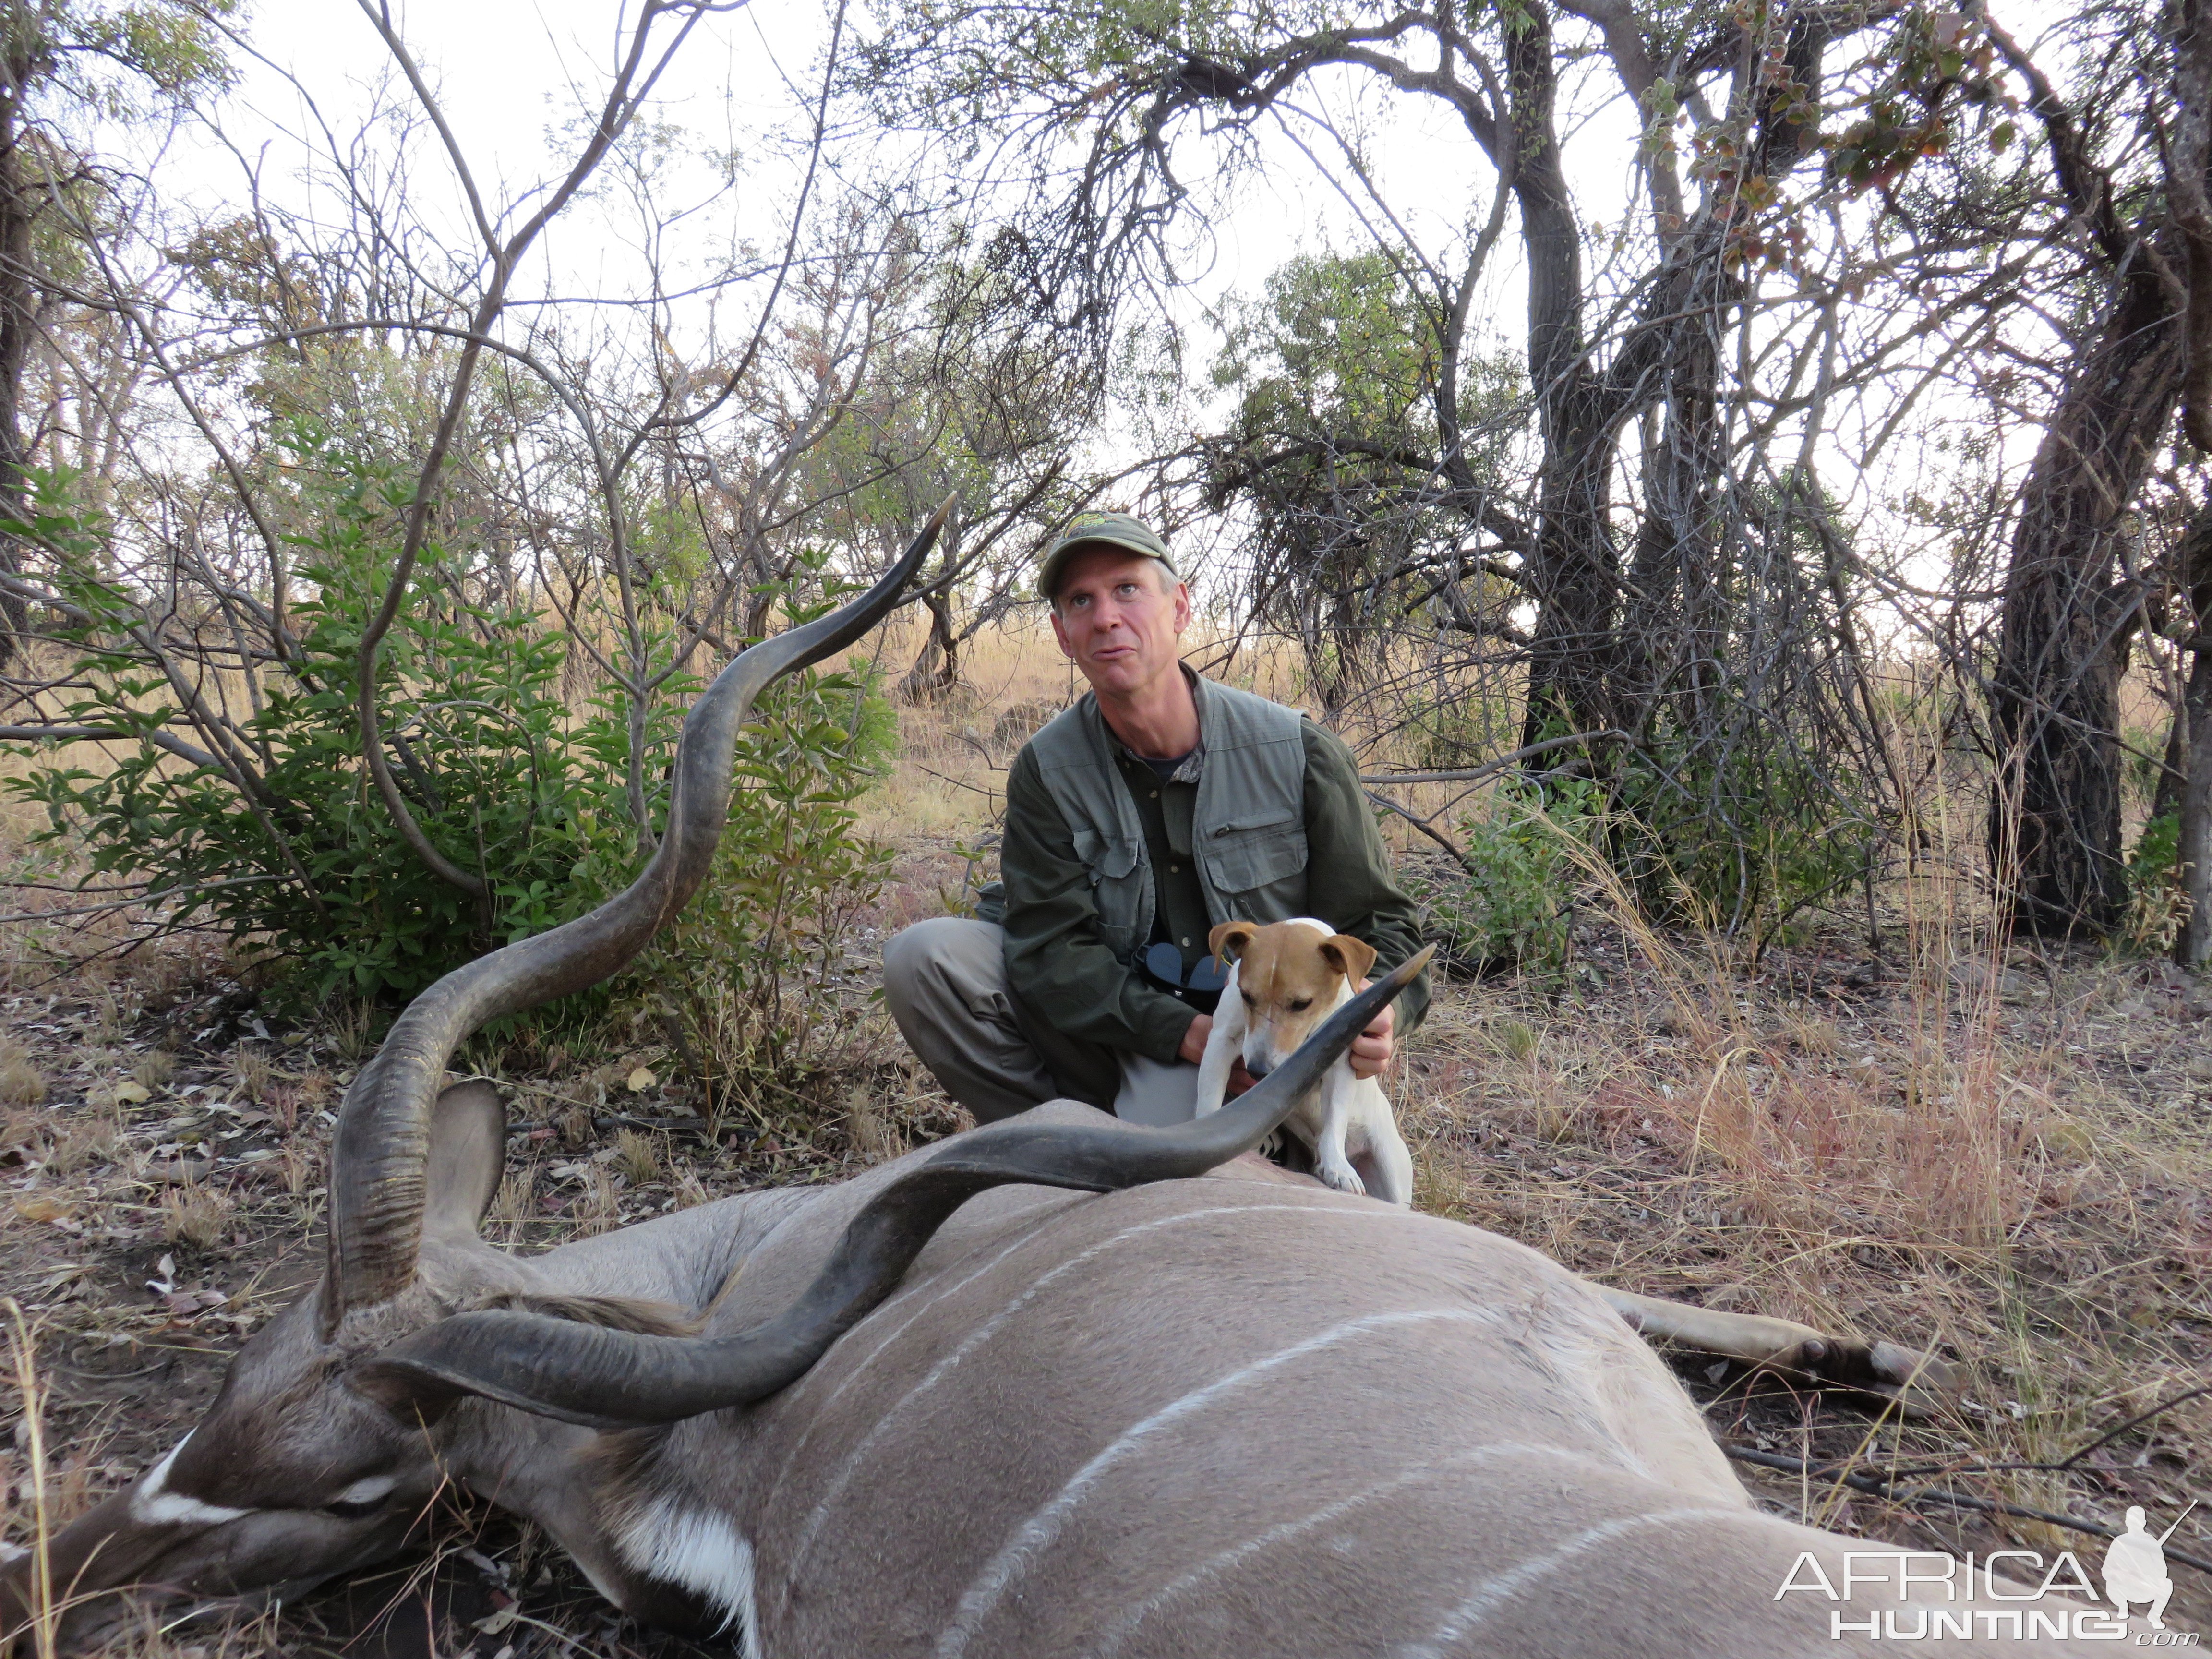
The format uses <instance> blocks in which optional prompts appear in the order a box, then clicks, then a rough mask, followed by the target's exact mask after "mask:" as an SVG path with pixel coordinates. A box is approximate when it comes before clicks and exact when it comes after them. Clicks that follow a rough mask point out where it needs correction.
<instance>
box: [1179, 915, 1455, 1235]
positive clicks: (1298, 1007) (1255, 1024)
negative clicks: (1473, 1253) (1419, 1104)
mask: <svg viewBox="0 0 2212 1659" xmlns="http://www.w3.org/2000/svg"><path fill="white" fill-rule="evenodd" d="M1206 943H1207V944H1208V945H1211V946H1212V950H1213V954H1214V955H1215V956H1217V957H1220V958H1221V959H1222V960H1223V961H1224V962H1226V963H1230V964H1231V967H1230V969H1229V982H1228V984H1227V985H1226V986H1225V987H1223V989H1222V993H1221V1004H1220V1006H1219V1007H1218V1008H1217V1009H1216V1010H1215V1011H1214V1015H1213V1031H1212V1036H1208V1037H1207V1038H1206V1053H1205V1055H1204V1056H1203V1057H1202V1058H1201V1059H1200V1061H1199V1065H1198V1115H1199V1116H1200V1117H1204V1116H1206V1115H1207V1114H1208V1113H1210V1112H1216V1111H1218V1110H1220V1109H1221V1103H1222V1099H1223V1097H1225V1095H1226V1094H1227V1092H1228V1090H1229V1073H1230V1068H1231V1066H1233V1065H1234V1064H1235V1063H1236V1060H1237V1054H1238V1052H1239V1051H1240V1050H1241V1051H1242V1052H1243V1059H1244V1069H1245V1070H1246V1071H1248V1072H1249V1073H1252V1075H1253V1076H1254V1077H1255V1078H1261V1077H1265V1076H1267V1073H1269V1072H1271V1071H1273V1070H1274V1068H1275V1067H1276V1066H1279V1065H1281V1064H1282V1063H1283V1062H1284V1061H1285V1060H1288V1059H1289V1058H1290V1057H1291V1054H1292V1053H1294V1052H1295V1051H1296V1050H1297V1047H1298V1045H1299V1044H1300V1043H1302V1042H1304V1041H1305V1040H1306V1038H1307V1037H1308V1036H1311V1035H1312V1033H1313V1030H1314V1028H1315V1027H1316V1026H1317V1025H1319V1024H1321V1023H1322V1021H1323V1020H1325V1019H1327V1018H1328V1017H1329V1016H1330V1015H1331V1014H1333V1013H1334V1012H1336V1010H1337V1009H1338V1007H1339V1006H1341V1005H1342V1004H1343V1003H1344V1002H1346V1000H1349V999H1350V998H1351V997H1352V994H1353V993H1354V992H1355V991H1356V990H1357V989H1358V986H1359V984H1360V982H1361V981H1363V980H1364V979H1365V978H1366V977H1367V970H1368V969H1370V968H1372V967H1373V966H1374V965H1375V947H1374V946H1373V945H1369V944H1367V943H1366V942H1365V941H1364V940H1361V939H1354V938H1352V935H1351V934H1349V933H1338V932H1337V931H1336V930H1335V929H1334V928H1333V927H1330V926H1329V925H1328V923H1327V922H1325V921H1314V920H1313V919H1312V918H1311V917H1310V916H1302V917H1300V918H1299V919H1298V920H1297V921H1279V922H1277V923H1275V924H1274V925H1273V926H1272V927H1259V926H1257V925H1255V923H1252V922H1249V921H1225V922H1223V923H1222V924H1221V925H1220V926H1219V927H1216V928H1215V929H1214V930H1213V932H1212V933H1210V934H1208V935H1207V936H1206ZM1286 1121H1287V1126H1288V1127H1290V1128H1291V1129H1292V1130H1294V1131H1296V1132H1297V1136H1298V1139H1301V1140H1303V1141H1304V1142H1305V1143H1306V1145H1307V1146H1310V1147H1311V1148H1312V1149H1313V1155H1314V1172H1315V1173H1316V1175H1318V1176H1320V1177H1321V1178H1322V1181H1324V1182H1327V1183H1328V1185H1329V1186H1332V1187H1334V1188H1336V1189H1337V1191H1339V1192H1340V1193H1367V1194H1371V1195H1372V1196H1374V1197H1376V1198H1380V1199H1383V1200H1387V1201H1389V1202H1390V1203H1392V1204H1396V1205H1399V1206H1406V1205H1409V1204H1411V1203H1412V1202H1413V1154H1412V1153H1410V1152H1407V1150H1406V1143H1405V1141H1404V1140H1403V1139H1401V1137H1400V1135H1399V1133H1398V1121H1397V1119H1396V1118H1395V1117H1394V1116H1393V1115H1391V1111H1390V1102H1389V1097H1387V1096H1386V1095H1384V1094H1383V1085H1382V1084H1381V1083H1380V1082H1379V1081H1378V1080H1377V1079H1374V1078H1360V1077H1355V1076H1353V1075H1352V1061H1351V1060H1350V1059H1349V1058H1346V1059H1341V1060H1338V1061H1337V1062H1336V1064H1335V1065H1334V1066H1330V1067H1329V1068H1328V1071H1327V1072H1325V1073H1322V1080H1321V1082H1320V1084H1319V1085H1318V1086H1316V1088H1315V1090H1314V1091H1313V1092H1312V1093H1311V1094H1310V1095H1308V1096H1307V1097H1305V1099H1304V1100H1303V1101H1301V1102H1299V1103H1298V1104H1297V1106H1295V1107H1293V1108H1292V1109H1291V1115H1290V1117H1289V1118H1288V1120H1286Z"/></svg>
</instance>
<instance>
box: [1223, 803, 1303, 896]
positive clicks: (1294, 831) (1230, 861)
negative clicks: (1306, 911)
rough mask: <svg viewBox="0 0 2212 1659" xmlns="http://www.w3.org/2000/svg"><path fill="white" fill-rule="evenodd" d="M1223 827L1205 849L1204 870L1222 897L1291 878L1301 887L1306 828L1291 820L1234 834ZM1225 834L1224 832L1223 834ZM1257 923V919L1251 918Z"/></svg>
mask: <svg viewBox="0 0 2212 1659" xmlns="http://www.w3.org/2000/svg"><path fill="white" fill-rule="evenodd" d="M1235 829H1236V826H1232V825H1225V826H1223V830H1217V831H1216V832H1215V839H1214V841H1213V842H1212V845H1211V846H1209V847H1208V848H1206V870H1207V872H1209V873H1210V874H1211V875H1212V878H1213V884H1214V886H1215V888H1216V889H1218V890H1219V891H1220V892H1222V893H1224V894H1230V893H1249V892H1252V891H1254V890H1256V889H1259V888H1262V887H1270V886H1273V884H1275V883H1277V882H1279V881H1287V880H1289V879H1290V878H1292V877H1297V878H1299V881H1298V885H1299V887H1300V889H1301V890H1303V889H1304V876H1305V869H1306V827H1305V825H1304V824H1303V823H1299V822H1298V821H1297V820H1296V819H1295V818H1293V819H1289V820H1285V821H1279V822H1277V823H1272V824H1266V825H1261V826H1259V827H1257V828H1255V829H1249V830H1246V831H1245V832H1244V833H1243V834H1237V833H1235ZM1224 831H1228V832H1229V833H1224ZM1255 920H1257V918H1255Z"/></svg>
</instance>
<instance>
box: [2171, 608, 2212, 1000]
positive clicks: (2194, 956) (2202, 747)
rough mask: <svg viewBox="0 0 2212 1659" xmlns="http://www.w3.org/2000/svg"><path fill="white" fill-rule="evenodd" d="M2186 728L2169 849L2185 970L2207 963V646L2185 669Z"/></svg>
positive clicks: (2211, 712)
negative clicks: (2176, 836)
mask: <svg viewBox="0 0 2212 1659" xmlns="http://www.w3.org/2000/svg"><path fill="white" fill-rule="evenodd" d="M2174 724H2175V725H2176V726H2184V725H2185V726H2186V727H2187V731H2188V744H2187V751H2188V758H2187V760H2186V761H2185V763H2184V767H2183V770H2184V773H2185V776H2184V777H2183V779H2182V783H2181V789H2180V796H2181V799H2180V807H2181V840H2180V844H2179V847H2178V848H2176V849H2175V860H2174V861H2175V863H2176V864H2177V865H2178V866H2179V867H2180V872H2181V896H2182V898H2183V900H2184V902H2185V903H2186V904H2187V905H2188V914H2187V915H2185V916H2184V917H2183V918H2182V922H2181V932H2180V933H2179V936H2178V937H2176V939H2174V941H2173V959H2174V960H2175V961H2176V962H2178V963H2180V964H2181V965H2182V966H2183V967H2185V968H2203V967H2206V966H2208V965H2212V647H2207V646H2202V645H2200V646H2199V647H2197V651H2196V653H2195V657H2194V659H2193V660H2192V661H2191V665H2190V669H2189V695H2188V697H2187V699H2186V701H2185V702H2184V703H2183V705H2182V707H2181V708H2180V709H2179V711H2178V712H2177V713H2176V714H2175V715H2174Z"/></svg>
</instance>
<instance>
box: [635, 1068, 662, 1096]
mask: <svg viewBox="0 0 2212 1659" xmlns="http://www.w3.org/2000/svg"><path fill="white" fill-rule="evenodd" d="M659 1081H660V1079H659V1078H657V1077H655V1076H653V1072H652V1070H651V1068H650V1067H647V1066H639V1067H638V1068H637V1070H635V1072H632V1073H630V1074H629V1091H630V1093H632V1094H634V1095H641V1094H643V1093H644V1092H645V1091H647V1089H650V1088H651V1087H653V1085H654V1084H656V1083H658V1082H659Z"/></svg>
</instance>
